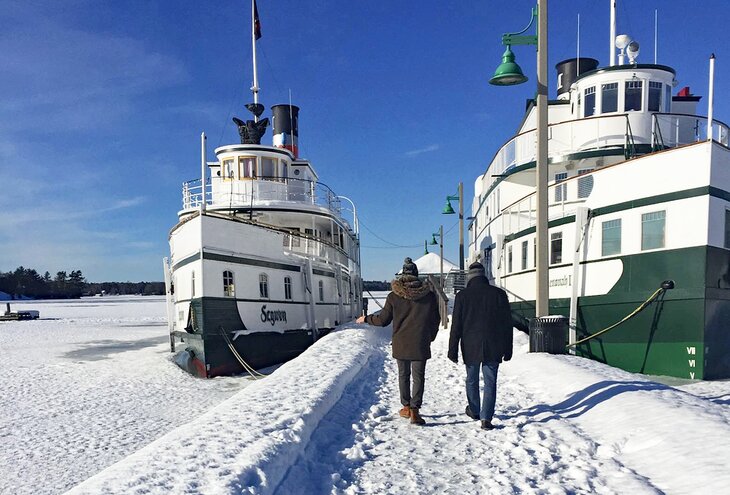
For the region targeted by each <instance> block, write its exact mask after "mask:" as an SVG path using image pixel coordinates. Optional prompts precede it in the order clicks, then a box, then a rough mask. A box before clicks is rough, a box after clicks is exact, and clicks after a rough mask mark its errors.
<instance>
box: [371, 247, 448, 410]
mask: <svg viewBox="0 0 730 495" xmlns="http://www.w3.org/2000/svg"><path fill="white" fill-rule="evenodd" d="M391 288H392V289H393V291H392V292H391V293H390V294H388V297H387V298H386V300H385V305H384V306H383V309H382V310H381V311H380V312H378V313H375V314H372V315H368V316H361V317H360V318H358V319H357V323H368V324H370V325H376V326H379V327H384V326H387V325H389V324H390V323H391V322H392V323H393V343H392V347H393V357H394V358H395V360H396V362H397V363H398V386H399V388H400V402H401V404H402V405H403V408H402V409H401V410H400V411H399V414H400V416H401V417H404V418H410V420H411V423H412V424H418V425H422V424H425V423H426V421H424V419H423V418H422V417H421V415H420V414H419V410H420V408H421V404H422V403H423V389H424V384H425V378H426V361H427V360H428V359H430V358H431V342H433V341H434V339H436V335H437V333H438V328H439V321H440V317H439V309H438V301H437V299H436V294H434V293H433V291H432V290H431V285H430V284H428V283H424V282H423V281H421V280H420V279H419V278H418V267H417V266H416V264H415V263H413V260H411V258H406V259H405V262H404V264H403V271H402V272H401V276H400V277H398V278H396V279H395V280H393V281H392V282H391ZM411 376H413V390H411Z"/></svg>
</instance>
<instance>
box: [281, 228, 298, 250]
mask: <svg viewBox="0 0 730 495" xmlns="http://www.w3.org/2000/svg"><path fill="white" fill-rule="evenodd" d="M288 230H289V231H291V232H292V234H284V247H289V245H290V244H291V247H293V248H295V247H299V246H300V240H299V232H300V231H299V227H289V229H288Z"/></svg>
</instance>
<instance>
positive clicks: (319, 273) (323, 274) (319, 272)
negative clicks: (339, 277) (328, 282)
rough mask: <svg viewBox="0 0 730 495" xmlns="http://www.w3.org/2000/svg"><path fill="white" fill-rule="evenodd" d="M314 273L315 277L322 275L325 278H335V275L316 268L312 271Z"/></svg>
mask: <svg viewBox="0 0 730 495" xmlns="http://www.w3.org/2000/svg"><path fill="white" fill-rule="evenodd" d="M312 273H313V274H315V275H322V276H323V277H332V278H335V274H334V273H332V272H326V271H324V270H317V269H316V268H314V269H312Z"/></svg>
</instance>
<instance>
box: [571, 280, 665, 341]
mask: <svg viewBox="0 0 730 495" xmlns="http://www.w3.org/2000/svg"><path fill="white" fill-rule="evenodd" d="M665 290H667V289H665V288H664V287H659V288H658V289H657V290H655V291H654V293H653V294H652V295H651V296H649V299H647V300H646V301H644V302H643V303H641V304H640V305H639V307H638V308H636V309H635V310H633V311H632V312H631V313H629V314H628V315H626V316H625V317H624V318H623V319H622V320H620V321H617V322H616V323H614V324H613V325H611V326H610V327H607V328H604V329H603V330H601V331H599V332H596V333H594V334H592V335H589V336H588V337H585V338H583V339H580V340H579V341H577V342H573V343H572V344H568V345H566V346H565V347H575V346H577V345H578V344H582V343H583V342H587V341H589V340H591V339H594V338H596V337H598V336H599V335H602V334H604V333H606V332H608V331H609V330H612V329H614V328H616V327H617V326H619V325H620V324H621V323H623V322H625V321H627V320H629V319H630V318H633V317H634V316H636V315H637V314H639V313H640V312H641V311H643V310H644V308H646V307H647V306H648V305H649V304H651V303H652V302H653V301H654V299H656V298H657V297H658V296H659V294H660V293H662V292H664V291H665Z"/></svg>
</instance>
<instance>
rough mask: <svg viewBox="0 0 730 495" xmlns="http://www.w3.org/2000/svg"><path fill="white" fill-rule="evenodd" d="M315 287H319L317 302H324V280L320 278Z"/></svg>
mask: <svg viewBox="0 0 730 495" xmlns="http://www.w3.org/2000/svg"><path fill="white" fill-rule="evenodd" d="M317 287H318V288H319V302H324V282H322V281H321V280H320V281H319V283H318V284H317Z"/></svg>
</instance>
